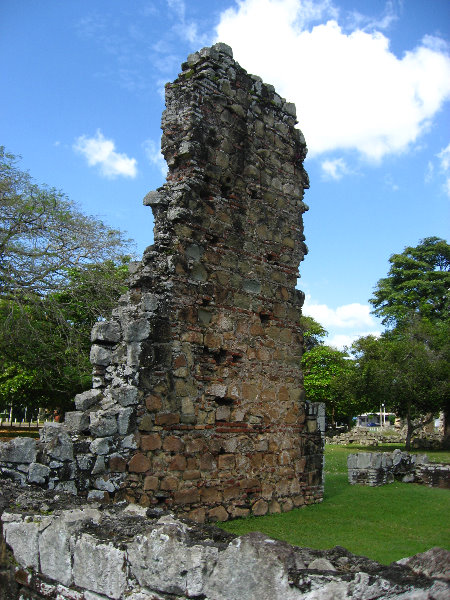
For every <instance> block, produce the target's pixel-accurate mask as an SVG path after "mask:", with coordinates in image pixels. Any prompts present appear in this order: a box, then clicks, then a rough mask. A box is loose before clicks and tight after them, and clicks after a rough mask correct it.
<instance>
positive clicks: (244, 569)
mask: <svg viewBox="0 0 450 600" xmlns="http://www.w3.org/2000/svg"><path fill="white" fill-rule="evenodd" d="M72 498H73V499H72V500H71V499H70V498H68V497H67V495H65V494H64V493H55V492H53V493H51V492H48V491H45V492H44V491H41V490H38V491H37V492H36V490H25V491H24V490H23V489H22V490H18V489H17V488H14V487H12V486H11V484H9V482H1V481H0V514H1V513H3V514H1V521H0V525H1V526H2V528H3V534H2V536H1V537H0V600H19V599H20V600H108V599H111V600H150V599H152V600H164V599H165V600H169V599H170V600H188V599H190V598H192V599H197V600H200V599H203V600H256V599H258V600H328V599H331V598H336V599H337V598H339V599H341V600H346V599H348V600H368V599H369V598H370V599H372V600H377V599H379V600H389V599H396V600H411V599H414V600H446V599H447V598H448V597H449V596H448V594H449V592H450V588H449V578H450V573H449V564H450V563H449V558H450V553H449V552H448V551H446V550H442V549H438V548H434V549H431V550H429V551H427V552H425V553H423V554H420V555H416V556H415V557H412V558H409V559H402V560H401V561H399V562H398V563H392V564H391V565H389V566H386V565H381V564H379V563H376V562H375V561H373V560H370V559H367V558H364V557H361V556H355V555H353V554H351V553H350V552H348V551H347V550H345V549H344V548H341V547H336V548H334V549H332V550H312V549H309V548H298V547H295V546H291V545H289V544H287V543H286V542H281V541H277V540H274V539H271V538H268V537H267V536H265V535H263V534H261V533H258V532H255V533H250V534H247V535H244V536H242V537H235V536H234V535H231V534H229V533H226V532H225V531H222V530H220V529H218V528H215V527H211V526H205V525H198V524H195V523H193V522H186V521H183V520H180V519H178V518H176V517H174V515H172V514H165V515H162V516H158V517H155V516H153V517H152V515H151V514H148V513H149V512H150V510H146V509H144V508H143V507H140V506H137V505H131V504H130V505H125V503H118V504H115V505H110V506H108V507H107V508H103V509H102V508H101V507H100V505H99V504H97V505H92V504H91V505H83V504H82V503H81V502H80V499H78V498H74V497H72ZM76 500H78V502H76ZM19 505H20V507H19Z"/></svg>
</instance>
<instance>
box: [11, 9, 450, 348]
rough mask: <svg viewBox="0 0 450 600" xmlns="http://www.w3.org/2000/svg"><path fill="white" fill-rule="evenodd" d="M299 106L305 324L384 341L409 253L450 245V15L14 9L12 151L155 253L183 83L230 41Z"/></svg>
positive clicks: (334, 337) (43, 179) (42, 178)
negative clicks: (170, 91) (376, 335)
mask: <svg viewBox="0 0 450 600" xmlns="http://www.w3.org/2000/svg"><path fill="white" fill-rule="evenodd" d="M219 40H220V41H223V42H226V43H228V44H229V45H231V46H232V48H233V51H234V57H235V59H236V60H237V61H238V62H239V63H240V64H241V66H242V67H244V68H245V69H246V70H247V71H249V72H251V73H254V74H257V75H260V76H261V77H262V78H263V79H264V81H266V82H267V83H271V84H274V85H275V87H276V89H277V91H278V92H279V93H280V94H281V95H282V96H284V97H285V98H286V99H287V100H288V101H292V102H295V104H296V106H297V115H298V119H299V127H300V129H301V130H302V131H303V133H304V134H305V137H306V141H307V144H308V148H309V155H308V158H307V160H306V163H305V166H306V169H307V171H308V173H309V176H310V180H311V189H310V190H308V191H307V192H306V196H305V201H306V203H307V204H308V205H309V206H310V211H309V212H308V213H306V214H305V215H304V221H305V235H306V242H307V245H308V247H309V251H310V252H309V254H308V256H307V257H306V259H305V261H304V262H303V263H302V265H301V267H300V272H301V279H300V281H299V287H300V288H301V289H303V290H304V291H305V292H306V294H307V302H306V305H305V313H307V314H311V315H312V316H314V317H315V318H316V319H318V320H319V321H320V322H321V323H322V324H323V325H324V326H325V327H326V328H327V329H328V331H329V332H330V335H329V338H328V343H331V344H334V345H337V346H339V347H341V346H342V345H343V344H345V343H349V342H351V340H352V339H353V338H355V337H357V336H359V335H363V334H367V333H370V332H377V331H381V329H382V327H381V325H380V323H379V322H378V321H377V320H376V319H375V318H374V317H373V316H372V315H370V305H369V304H368V299H369V298H370V297H371V294H372V291H373V288H374V286H375V285H376V283H377V281H378V279H380V278H381V277H384V276H385V275H386V273H387V270H388V268H389V264H388V259H389V256H390V255H391V254H392V253H395V252H401V251H402V250H403V248H404V247H405V246H408V245H416V244H417V243H418V242H419V240H420V239H422V238H424V237H427V236H431V235H437V236H440V237H444V238H447V239H448V231H449V198H450V111H449V100H450V54H449V53H450V49H449V48H450V46H449V44H450V2H448V0H429V1H427V0H396V1H394V0H393V1H388V2H385V1H381V0H380V1H379V0H366V1H365V2H361V1H356V0H342V1H337V0H336V2H334V1H332V0H322V1H320V0H317V1H314V0H240V1H239V2H238V1H236V0H215V1H214V2H209V1H203V0H201V1H193V0H191V1H189V0H154V1H147V0H1V2H0V55H1V56H2V57H3V60H2V68H1V71H0V88H1V90H2V92H1V94H0V144H3V145H5V146H6V148H7V149H8V150H9V151H11V152H13V153H15V154H20V155H22V157H23V160H22V163H21V165H22V167H23V168H24V169H28V170H29V171H30V173H31V175H32V176H33V177H34V178H35V179H36V180H37V181H38V182H39V183H47V184H48V185H50V186H52V187H56V188H58V189H61V190H63V191H64V192H65V193H66V194H67V195H68V196H69V197H70V198H71V199H73V200H75V201H77V202H78V203H79V204H80V206H81V208H82V210H83V211H84V212H87V213H90V214H95V215H97V216H99V217H101V218H102V219H103V220H104V221H105V222H106V223H108V224H109V225H110V226H113V227H119V228H121V229H124V230H126V231H127V232H128V234H129V235H130V237H132V238H134V239H135V240H136V243H137V251H138V254H139V255H140V254H141V253H142V251H143V249H144V248H145V247H146V246H147V245H149V244H151V243H152V239H153V234H152V228H153V221H152V216H151V211H150V209H149V208H146V207H143V206H142V198H143V197H144V195H145V194H146V193H147V192H148V191H150V190H152V189H155V188H156V187H158V186H160V185H162V183H163V182H164V175H163V173H164V163H163V161H162V160H161V155H160V154H159V145H160V135H161V131H160V120H161V112H162V110H163V108H164V100H163V90H164V83H165V82H166V81H172V80H173V79H175V77H176V76H177V74H178V73H179V71H180V65H181V62H183V61H184V60H185V59H186V57H187V55H188V54H189V53H191V52H193V51H196V50H198V49H200V48H201V47H203V46H207V45H211V44H212V43H214V42H215V41H219Z"/></svg>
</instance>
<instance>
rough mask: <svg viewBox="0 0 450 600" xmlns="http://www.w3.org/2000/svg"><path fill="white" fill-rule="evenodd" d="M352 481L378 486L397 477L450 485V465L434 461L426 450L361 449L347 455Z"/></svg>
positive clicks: (445, 486)
mask: <svg viewBox="0 0 450 600" xmlns="http://www.w3.org/2000/svg"><path fill="white" fill-rule="evenodd" d="M347 467H348V480H349V482H350V483H351V484H359V485H369V486H377V485H384V484H386V483H392V482H393V481H395V480H398V481H403V482H404V483H423V484H425V485H428V486H432V487H442V488H450V465H447V464H441V463H430V462H429V460H428V457H427V455H426V454H410V453H409V452H402V451H401V450H394V451H393V452H358V453H355V454H349V455H348V458H347Z"/></svg>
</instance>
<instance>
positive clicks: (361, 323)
mask: <svg viewBox="0 0 450 600" xmlns="http://www.w3.org/2000/svg"><path fill="white" fill-rule="evenodd" d="M370 311H371V308H370V306H369V305H368V304H359V303H358V302H354V303H353V304H344V305H342V306H338V307H337V308H330V307H329V306H327V305H326V304H315V303H313V302H312V301H311V297H310V296H308V295H307V296H306V300H305V304H304V306H303V311H302V312H303V314H305V315H308V316H310V317H313V318H314V319H315V320H316V321H318V322H319V323H320V324H321V325H323V326H324V327H325V329H328V328H329V327H342V328H344V327H345V328H359V329H361V328H362V329H364V328H367V327H375V326H376V322H375V319H374V318H373V317H372V315H371V314H370Z"/></svg>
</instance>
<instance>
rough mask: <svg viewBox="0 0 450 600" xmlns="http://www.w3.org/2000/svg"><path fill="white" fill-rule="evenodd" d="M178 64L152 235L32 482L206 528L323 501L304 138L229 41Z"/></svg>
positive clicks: (46, 441)
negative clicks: (304, 319) (307, 348)
mask: <svg viewBox="0 0 450 600" xmlns="http://www.w3.org/2000/svg"><path fill="white" fill-rule="evenodd" d="M182 69H183V70H182V73H181V74H180V76H179V77H178V79H176V80H175V81H174V82H173V83H171V84H167V86H166V110H165V111H164V113H163V118H162V129H163V136H162V150H163V153H164V156H165V158H166V160H167V163H168V166H169V173H168V177H167V182H166V183H165V184H164V185H163V187H162V188H160V189H159V190H157V191H154V192H150V193H149V194H148V195H147V196H146V198H145V200H144V203H145V204H147V205H149V206H151V208H152V210H153V213H154V218H155V229H154V245H153V246H151V247H149V248H148V249H147V250H146V252H145V253H144V256H143V259H142V262H141V263H137V264H135V265H134V266H133V269H132V274H131V283H130V289H129V292H128V293H127V294H126V295H125V296H124V297H123V298H122V299H121V301H120V305H119V306H118V308H117V309H116V310H115V311H114V313H113V317H112V319H111V320H110V321H108V322H100V323H98V324H97V325H96V326H95V327H94V329H93V332H92V342H93V346H92V350H91V361H92V363H93V365H94V377H93V388H92V390H90V391H88V392H85V393H84V394H80V395H79V396H77V397H76V408H77V410H76V411H74V412H72V413H69V414H67V416H66V424H65V427H64V428H61V427H58V426H57V425H55V426H52V427H48V428H46V429H45V430H44V432H43V435H42V441H41V443H40V445H38V447H37V448H36V449H35V454H34V455H33V461H32V462H30V461H29V462H28V463H26V462H23V463H21V464H22V470H21V473H22V474H21V475H19V477H22V478H23V479H26V480H28V481H36V480H37V479H39V480H40V482H41V483H44V484H46V485H50V487H58V486H59V487H60V488H62V489H70V490H72V491H75V492H78V493H83V492H84V493H88V492H89V496H90V497H98V498H99V497H106V498H107V497H108V496H111V495H114V496H115V497H116V499H120V498H125V499H127V500H128V501H131V502H137V503H140V504H141V505H143V506H156V507H162V508H169V509H171V510H175V511H176V512H177V513H181V514H185V515H188V516H189V517H191V518H193V519H196V520H198V521H204V520H226V519H228V518H230V517H238V516H246V515H249V514H254V515H262V514H265V513H267V512H280V511H287V510H290V509H292V508H293V507H295V506H301V505H303V504H309V503H312V502H319V501H321V499H322V493H323V487H322V457H323V441H322V437H321V434H320V431H319V430H318V427H317V411H318V410H320V408H319V409H318V407H313V406H311V407H310V408H308V406H309V405H308V404H307V403H305V398H304V389H303V385H302V374H301V371H300V359H301V355H302V351H303V341H302V334H301V330H300V327H299V318H300V315H301V306H302V303H303V293H302V292H300V291H299V290H297V289H296V287H295V286H296V283H297V277H298V266H299V263H300V261H301V260H303V256H304V254H305V253H306V247H305V244H304V236H303V224H302V218H301V215H302V213H303V212H304V211H305V210H306V209H307V207H306V205H305V204H304V203H303V193H304V189H305V188H307V187H308V177H307V174H306V172H305V170H304V168H303V160H304V158H305V155H306V152H307V149H306V145H305V140H304V138H303V136H302V134H301V132H300V131H299V130H298V129H296V128H295V124H296V117H295V107H294V105H292V104H289V103H287V102H286V101H285V100H284V99H283V98H281V97H280V96H279V95H278V94H277V93H276V92H275V91H274V88H273V87H272V86H270V85H266V84H264V83H263V82H262V81H261V79H260V78H259V77H256V76H253V75H249V74H248V73H247V72H246V71H244V69H242V68H241V67H240V66H239V65H238V64H237V63H236V62H235V61H234V60H233V58H232V52H231V49H230V48H229V47H228V46H226V45H224V44H216V45H215V46H213V47H212V48H205V49H203V50H201V51H200V52H198V53H195V54H193V55H190V56H189V57H188V60H187V62H186V63H184V64H183V65H182ZM23 444H25V445H26V443H25V442H24V443H23ZM23 448H24V447H23ZM23 448H22V449H23ZM13 450H14V449H11V447H9V450H8V449H7V448H6V449H4V451H1V450H0V460H1V461H3V470H4V471H5V470H6V471H8V470H9V471H10V472H12V471H14V472H17V469H16V468H15V467H14V465H16V466H17V464H18V463H19V462H20V461H19V460H17V456H16V462H15V463H13V462H11V460H10V461H9V462H8V457H9V459H11V457H12V456H13V455H14V451H13ZM2 452H3V454H2ZM5 452H6V455H5ZM55 453H56V455H55ZM27 464H28V467H27ZM35 464H37V465H38V466H34V465H35ZM13 467H14V468H13ZM19 471H20V469H19ZM30 472H31V474H32V475H31V477H30ZM16 478H17V475H16Z"/></svg>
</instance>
